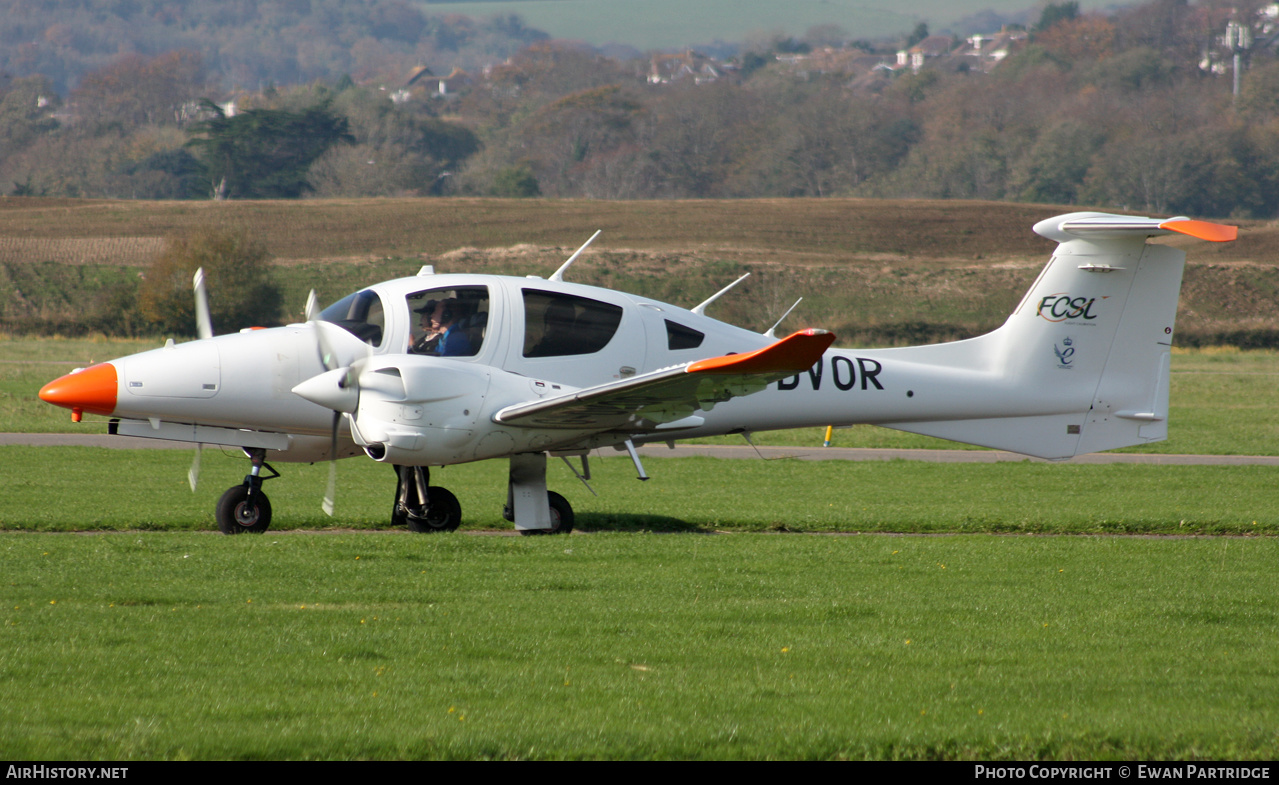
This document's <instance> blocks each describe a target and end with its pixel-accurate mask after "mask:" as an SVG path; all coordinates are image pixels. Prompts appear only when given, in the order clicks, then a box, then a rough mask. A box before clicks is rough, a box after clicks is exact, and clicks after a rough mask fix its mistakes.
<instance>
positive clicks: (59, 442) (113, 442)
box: [0, 433, 1279, 466]
mask: <svg viewBox="0 0 1279 785" xmlns="http://www.w3.org/2000/svg"><path fill="white" fill-rule="evenodd" d="M8 445H27V446H36V447H108V448H114V449H121V450H137V449H169V450H190V449H191V448H192V445H191V444H190V443H188V442H171V441H166V440H163V439H137V438H133V437H130V436H109V435H106V434H98V435H82V434H75V433H0V446H8ZM597 454H603V455H606V456H607V455H613V454H618V455H625V453H624V452H618V453H614V452H613V451H612V450H603V451H601V452H599V453H597ZM640 455H642V456H644V457H645V458H689V457H694V456H700V457H710V458H754V459H756V460H758V459H760V458H761V457H762V458H764V459H765V460H778V459H783V458H791V459H796V460H801V461H891V460H896V459H902V460H907V461H928V462H931V463H998V462H1002V461H1038V460H1039V459H1037V458H1027V457H1026V456H1024V455H1018V454H1017V453H1011V452H1003V451H1000V450H887V449H886V450H876V449H865V448H859V447H759V448H755V447H751V446H750V445H741V446H727V445H710V444H677V445H675V449H673V450H672V449H669V448H668V447H667V446H666V445H665V444H649V445H645V446H644V447H641V448H640ZM1066 463H1149V464H1161V465H1166V466H1191V465H1196V466H1279V456H1268V455H1149V454H1145V455H1138V454H1131V453H1112V452H1101V453H1091V454H1089V455H1080V456H1077V457H1075V458H1071V459H1070V460H1069V461H1066Z"/></svg>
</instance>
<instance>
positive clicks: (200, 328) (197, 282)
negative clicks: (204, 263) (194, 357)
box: [191, 267, 213, 340]
mask: <svg viewBox="0 0 1279 785" xmlns="http://www.w3.org/2000/svg"><path fill="white" fill-rule="evenodd" d="M191 284H192V286H193V287H194V289H195V332H196V334H197V335H199V336H200V338H201V340H203V339H205V338H212V337H213V321H212V320H211V319H210V318H209V292H208V290H207V289H206V288H205V285H204V268H203V267H201V268H200V269H198V270H196V271H195V277H194V278H192V279H191Z"/></svg>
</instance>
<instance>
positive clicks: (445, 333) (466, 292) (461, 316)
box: [406, 286, 489, 357]
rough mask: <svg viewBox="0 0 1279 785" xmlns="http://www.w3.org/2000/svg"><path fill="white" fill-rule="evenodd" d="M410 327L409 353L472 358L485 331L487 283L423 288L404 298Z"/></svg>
mask: <svg viewBox="0 0 1279 785" xmlns="http://www.w3.org/2000/svg"><path fill="white" fill-rule="evenodd" d="M406 299H407V301H408V308H409V316H410V318H411V319H412V325H413V326H412V330H411V331H410V334H409V345H408V352H409V353H410V354H430V355H435V356H437V357H474V356H475V355H477V354H479V353H480V348H481V347H482V346H483V345H484V337H485V335H486V334H487V333H488V321H489V290H488V287H487V286H458V287H453V288H449V289H425V290H423V291H420V292H414V293H413V294H410V295H409V296H408V297H407V298H406Z"/></svg>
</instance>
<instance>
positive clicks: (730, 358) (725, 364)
mask: <svg viewBox="0 0 1279 785" xmlns="http://www.w3.org/2000/svg"><path fill="white" fill-rule="evenodd" d="M834 341H835V335H834V334H833V333H830V332H827V331H825V330H804V331H802V332H798V333H794V334H793V335H790V336H787V337H786V338H783V339H782V340H780V341H777V342H776V343H773V344H770V345H769V346H766V347H764V348H763V349H759V350H757V351H754V352H749V353H746V354H730V355H725V356H723V357H712V358H709V359H706V360H699V361H696V362H692V363H687V364H685V365H677V366H674V367H672V368H665V369H662V370H660V371H654V372H652V373H647V374H644V375H643V376H636V377H634V378H632V379H623V380H621V381H617V382H610V383H608V384H602V385H599V386H598V387H588V388H586V389H584V390H576V391H574V392H570V393H567V394H565V395H560V396H557V397H555V398H548V399H545V400H539V401H530V402H528V403H521V404H515V405H514V406H508V407H506V408H504V409H502V410H500V411H499V412H498V413H497V414H496V415H494V417H493V419H494V421H495V422H499V423H502V424H504V425H515V426H523V427H530V428H565V429H583V430H612V429H626V430H628V431H644V430H653V429H656V428H657V427H658V426H660V425H662V424H664V423H672V422H675V421H677V420H682V419H684V418H687V417H690V416H692V415H693V413H694V412H697V411H710V410H711V409H712V408H713V407H714V406H715V405H716V404H719V403H723V402H724V401H728V400H731V399H732V398H736V397H738V396H741V395H750V394H751V393H754V392H759V391H760V390H762V389H764V388H765V387H767V386H768V385H769V384H770V383H772V382H774V381H776V380H778V379H784V378H786V377H787V376H792V375H794V374H796V373H799V372H800V371H804V370H807V369H808V368H811V367H813V365H814V364H816V363H817V361H818V359H820V358H821V356H822V353H823V352H825V351H826V350H827V349H828V348H830V345H831V344H832V343H834Z"/></svg>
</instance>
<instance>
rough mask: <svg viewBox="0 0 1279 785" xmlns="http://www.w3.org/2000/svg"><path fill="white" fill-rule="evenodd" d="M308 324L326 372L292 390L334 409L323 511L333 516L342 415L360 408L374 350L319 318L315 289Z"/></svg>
mask: <svg viewBox="0 0 1279 785" xmlns="http://www.w3.org/2000/svg"><path fill="white" fill-rule="evenodd" d="M306 317H307V323H308V324H309V325H310V326H311V330H312V331H313V333H314V335H315V349H316V353H317V354H318V355H319V358H320V364H321V365H323V366H324V369H325V370H324V372H323V373H321V374H318V375H316V376H312V377H311V378H310V379H307V380H306V381H304V382H302V383H301V384H299V385H297V386H296V387H294V388H293V392H295V393H297V394H298V395H299V396H301V397H303V398H305V399H307V400H308V401H311V402H313V403H317V404H319V405H321V406H323V407H325V408H327V409H332V410H333V423H332V425H331V427H330V429H329V482H328V486H327V489H326V490H325V494H324V503H323V504H322V505H321V508H322V509H323V510H324V512H325V514H326V515H332V514H333V505H334V501H335V498H336V496H337V457H338V455H337V452H338V426H339V425H341V422H342V415H343V414H348V415H352V414H354V413H355V411H356V409H357V408H358V407H359V405H360V384H359V378H360V371H361V370H362V369H363V367H364V364H365V362H366V361H367V360H368V358H369V357H371V356H372V353H373V350H372V348H371V347H370V346H369V345H368V344H366V343H365V342H364V341H361V340H360V339H359V338H356V337H355V336H354V335H352V334H351V333H349V332H347V331H346V330H344V329H342V328H341V327H339V326H338V325H336V324H333V323H332V322H326V321H324V320H323V319H321V318H319V317H320V312H319V304H318V303H317V301H316V297H315V290H312V291H311V294H310V295H309V296H308V297H307V300H306Z"/></svg>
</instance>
